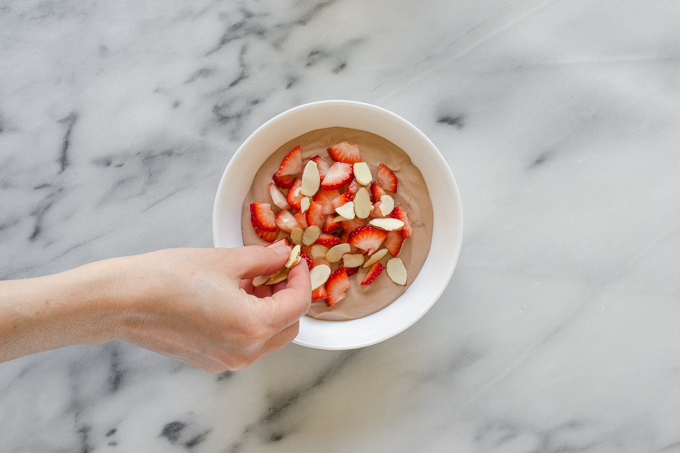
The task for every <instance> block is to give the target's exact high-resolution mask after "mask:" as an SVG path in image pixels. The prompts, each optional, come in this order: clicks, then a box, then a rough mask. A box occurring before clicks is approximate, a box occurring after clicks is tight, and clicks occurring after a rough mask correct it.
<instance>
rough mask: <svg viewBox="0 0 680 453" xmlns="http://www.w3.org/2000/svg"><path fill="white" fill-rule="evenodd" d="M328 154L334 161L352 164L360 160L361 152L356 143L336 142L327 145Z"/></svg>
mask: <svg viewBox="0 0 680 453" xmlns="http://www.w3.org/2000/svg"><path fill="white" fill-rule="evenodd" d="M328 154H330V155H331V157H332V158H333V160H334V161H336V162H344V163H346V164H354V163H356V162H361V152H360V151H359V147H358V146H357V145H350V144H349V143H347V142H342V143H338V144H336V145H333V146H329V147H328Z"/></svg>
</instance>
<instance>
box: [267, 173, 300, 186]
mask: <svg viewBox="0 0 680 453" xmlns="http://www.w3.org/2000/svg"><path fill="white" fill-rule="evenodd" d="M272 180H273V181H274V184H276V185H277V186H279V187H280V188H282V189H290V188H291V186H292V185H293V183H294V182H295V176H281V175H279V172H278V171H277V172H276V173H274V175H273V176H272Z"/></svg>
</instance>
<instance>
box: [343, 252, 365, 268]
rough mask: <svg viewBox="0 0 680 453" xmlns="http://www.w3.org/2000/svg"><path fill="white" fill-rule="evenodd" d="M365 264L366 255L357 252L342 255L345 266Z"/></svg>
mask: <svg viewBox="0 0 680 453" xmlns="http://www.w3.org/2000/svg"><path fill="white" fill-rule="evenodd" d="M362 264H364V255H362V254H361V253H355V254H354V255H349V254H348V255H342V265H343V267H359V266H361V265H362Z"/></svg>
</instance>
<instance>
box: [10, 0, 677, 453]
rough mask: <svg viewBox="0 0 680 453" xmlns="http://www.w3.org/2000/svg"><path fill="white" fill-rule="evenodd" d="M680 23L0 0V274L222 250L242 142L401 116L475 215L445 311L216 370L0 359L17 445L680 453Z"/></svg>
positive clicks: (94, 351) (324, 5)
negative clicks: (350, 120) (269, 130)
mask: <svg viewBox="0 0 680 453" xmlns="http://www.w3.org/2000/svg"><path fill="white" fill-rule="evenodd" d="M678 23H680V3H678V2H673V1H655V2H649V1H642V0H624V1H615V0H587V1H586V0H561V1H558V0H526V1H520V0H466V1H451V0H429V1H426V2H413V1H408V2H407V1H398V0H397V1H394V0H393V1H387V0H372V1H365V0H297V1H293V0H279V1H274V0H240V1H236V0H233V1H214V0H194V1H191V2H183V1H179V0H144V1H130V0H99V1H94V0H85V1H83V0H4V1H0V250H1V255H2V260H1V262H0V276H1V277H2V278H3V279H16V278H24V277H32V276H38V275H44V274H48V273H52V272H57V271H61V270H65V269H69V268H72V267H76V266H78V265H81V264H84V263H87V262H90V261H94V260H98V259H103V258H108V257H112V256H117V255H122V254H135V253H141V252H145V251H150V250H155V249H159V248H166V247H176V246H192V247H194V246H195V247H210V246H212V231H211V215H212V203H213V200H214V195H215V192H216V189H217V185H218V182H219V179H220V176H221V174H222V172H223V170H224V168H225V166H226V165H227V163H228V162H229V159H230V157H231V156H232V155H233V153H234V151H235V150H236V149H237V147H238V146H239V144H240V143H241V142H242V141H243V140H244V139H245V138H246V137H247V136H248V135H249V134H250V133H251V132H252V131H253V130H255V129H256V128H257V127H258V126H259V125H261V124H262V123H263V122H265V121H266V120H268V119H270V118H271V117H273V116H274V115H276V114H278V113H280V112H282V111H284V110H286V109H288V108H290V107H293V106H296V105H300V104H303V103H306V102H311V101H316V100H322V99H351V100H359V101H364V102H368V103H372V104H376V105H379V106H381V107H384V108H387V109H389V110H391V111H393V112H395V113H397V114H399V115H401V116H402V117H404V118H405V119H407V120H409V121H410V122H412V123H413V124H415V125H416V126H417V127H419V128H420V129H421V130H422V131H423V132H425V134H427V135H428V136H429V137H430V139H431V140H432V141H433V142H434V143H435V144H436V145H437V146H438V147H439V149H440V150H441V151H442V154H443V155H444V157H445V158H446V160H447V161H448V163H449V165H450V167H451V169H452V171H453V174H454V175H455V177H456V180H457V182H458V185H459V188H460V191H461V195H462V199H463V208H464V214H465V224H466V226H465V228H466V229H465V237H464V241H463V248H462V253H461V256H460V261H459V264H458V267H457V269H456V272H455V274H454V275H453V278H452V280H451V282H450V284H449V285H448V288H447V290H446V292H445V293H444V295H443V296H442V297H441V299H440V300H439V301H438V303H437V304H435V306H434V307H433V308H432V309H431V310H430V312H429V313H428V314H427V315H426V316H425V317H424V318H422V319H421V320H420V321H419V322H418V323H416V324H415V325H414V326H413V327H411V328H410V329H408V330H407V331H405V332H404V333H402V334H400V335H398V336H396V337H394V338H392V339H390V340H388V341H385V342H383V343H381V344H378V345H376V346H372V347H369V348H365V349H360V350H354V351H334V352H329V351H320V350H313V349H308V348H304V347H301V346H297V345H290V346H287V347H286V348H284V349H283V350H282V351H280V352H278V353H276V354H274V355H272V356H269V357H267V358H265V359H264V360H262V361H260V362H257V363H256V364H254V365H253V366H251V367H250V368H247V369H245V370H242V371H239V372H227V373H223V374H220V375H212V374H209V373H207V372H204V371H201V370H196V369H193V368H190V367H188V366H185V365H183V364H181V363H178V362H176V361H173V360H171V359H168V358H165V357H163V356H160V355H157V354H154V353H151V352H149V351H146V350H144V349H140V348H137V347H134V346H131V345H129V344H125V343H109V344H105V345H101V346H77V347H70V348H64V349H60V350H56V351H50V352H44V353H40V354H37V355H34V356H29V357H24V358H21V359H17V360H14V361H11V362H7V363H4V364H0V451H2V452H54V453H56V452H88V453H91V452H96V453H100V452H152V453H153V452H180V451H192V452H200V453H203V452H205V453H212V452H215V453H217V452H225V453H237V452H238V453H249V452H268V451H276V452H296V453H298V452H317V451H324V452H326V453H332V452H404V453H406V452H451V451H455V452H504V453H514V452H518V453H522V452H526V453H529V452H617V453H618V452H646V453H652V452H663V453H671V452H680V429H679V428H678V426H680V328H679V326H680V322H679V321H680V297H679V294H680V263H679V262H678V257H679V256H680V33H678Z"/></svg>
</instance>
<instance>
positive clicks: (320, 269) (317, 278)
mask: <svg viewBox="0 0 680 453" xmlns="http://www.w3.org/2000/svg"><path fill="white" fill-rule="evenodd" d="M330 275H331V268H330V267H328V266H326V265H325V264H319V265H318V266H314V267H313V268H312V270H311V271H309V278H310V280H311V281H312V291H314V290H315V289H317V288H318V287H319V286H321V285H323V284H324V283H326V281H327V280H328V277H330Z"/></svg>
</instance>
